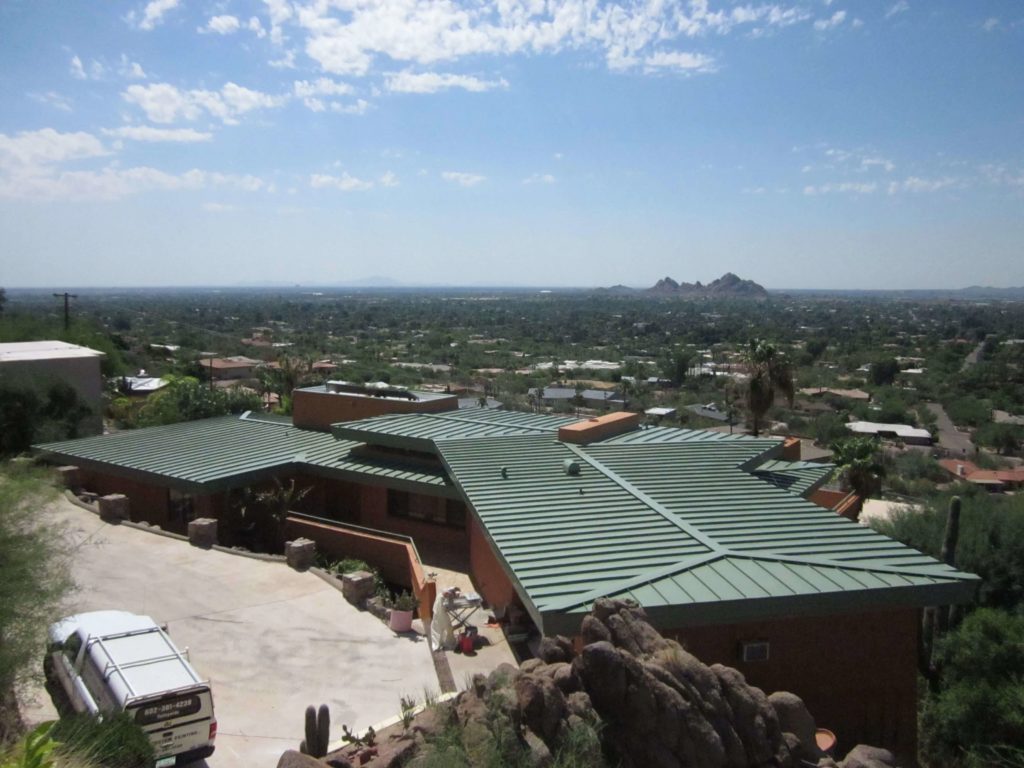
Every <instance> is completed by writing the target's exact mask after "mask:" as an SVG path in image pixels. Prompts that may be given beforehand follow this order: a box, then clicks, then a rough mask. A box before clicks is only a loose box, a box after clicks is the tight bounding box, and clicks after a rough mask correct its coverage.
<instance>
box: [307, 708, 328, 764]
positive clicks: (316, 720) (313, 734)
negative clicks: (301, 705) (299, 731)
mask: <svg viewBox="0 0 1024 768" xmlns="http://www.w3.org/2000/svg"><path fill="white" fill-rule="evenodd" d="M330 737H331V710H330V709H328V707H327V705H326V704H321V705H320V709H317V708H316V707H314V706H313V705H312V704H310V705H309V706H308V707H306V738H305V740H304V741H303V742H302V743H301V744H300V745H299V751H300V752H301V753H302V754H304V755H310V756H311V757H323V756H324V755H326V754H327V747H328V744H329V743H330Z"/></svg>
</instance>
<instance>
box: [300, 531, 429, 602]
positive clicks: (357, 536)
mask: <svg viewBox="0 0 1024 768" xmlns="http://www.w3.org/2000/svg"><path fill="white" fill-rule="evenodd" d="M300 536H302V537H305V538H307V539H311V540H313V541H315V542H316V550H317V552H319V553H322V554H324V555H326V556H327V557H331V558H336V559H341V558H343V557H354V558H358V559H359V560H365V561H366V562H367V563H369V564H370V565H372V566H374V567H375V568H377V569H378V570H379V571H380V574H381V576H383V577H384V579H385V581H390V582H391V583H393V584H398V585H399V586H403V587H408V588H409V589H411V590H412V592H413V594H414V595H415V596H416V597H417V598H419V601H420V607H419V615H420V618H422V619H424V620H425V621H430V615H431V611H432V609H433V606H434V598H436V597H437V585H436V584H434V583H433V582H431V581H428V580H427V578H426V576H424V574H423V567H422V566H421V565H420V561H419V559H418V558H417V557H416V550H415V549H414V548H413V547H412V545H411V544H408V543H406V542H403V541H399V540H397V539H391V538H388V537H387V536H377V535H374V534H372V533H369V532H366V531H358V530H354V529H351V528H345V527H342V526H341V525H330V524H327V523H317V522H314V521H312V520H303V519H301V518H297V517H289V518H288V519H287V521H286V522H285V538H286V539H296V538H298V537H300Z"/></svg>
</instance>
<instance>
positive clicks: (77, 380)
mask: <svg viewBox="0 0 1024 768" xmlns="http://www.w3.org/2000/svg"><path fill="white" fill-rule="evenodd" d="M103 356H104V355H103V353H102V352H98V351H97V350H95V349H89V347H82V346H79V345H78V344H68V343H67V342H64V341H19V342H7V343H3V344H0V381H4V382H8V383H10V384H14V385H16V386H26V387H31V388H33V389H35V390H39V391H42V390H44V389H46V388H47V387H49V386H51V385H52V384H54V383H56V382H62V383H65V384H68V385H69V386H70V387H71V388H72V389H74V390H75V392H76V393H77V395H78V397H79V399H81V401H82V402H83V403H84V404H85V405H86V406H88V408H89V411H90V412H89V415H88V416H86V417H85V418H84V419H83V420H82V422H81V423H80V425H79V433H80V434H84V435H90V434H94V435H95V434H99V433H101V432H102V431H103V376H102V375H101V373H100V362H101V360H102V358H103Z"/></svg>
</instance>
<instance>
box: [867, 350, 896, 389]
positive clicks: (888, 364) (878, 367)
mask: <svg viewBox="0 0 1024 768" xmlns="http://www.w3.org/2000/svg"><path fill="white" fill-rule="evenodd" d="M899 372H900V364H899V363H897V362H896V359H895V358H892V357H885V358H882V359H881V360H876V361H875V362H873V363H872V364H871V383H872V384H874V385H875V386H876V387H887V386H889V385H890V384H892V383H893V382H894V381H896V375H897V374H898V373H899Z"/></svg>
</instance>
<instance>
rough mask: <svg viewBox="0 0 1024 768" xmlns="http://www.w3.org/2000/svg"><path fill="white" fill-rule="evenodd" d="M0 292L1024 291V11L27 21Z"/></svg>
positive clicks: (843, 6) (820, 4)
mask: <svg viewBox="0 0 1024 768" xmlns="http://www.w3.org/2000/svg"><path fill="white" fill-rule="evenodd" d="M0 41H2V45H0V100H2V101H0V103H2V104H3V105H4V108H3V109H2V110H0V285H7V286H12V287H13V286H64V285H66V286H90V285H210V284H226V285H233V284H239V283H256V282H289V283H302V284H331V283H340V282H345V281H351V280H360V279H364V278H367V277H371V276H381V277H386V278H390V279H393V280H397V281H401V282H403V283H407V284H451V285H538V286H546V285H550V286H559V285H612V284H616V283H625V284H629V285H637V286H646V285H650V284H653V283H654V281H655V280H657V279H658V278H660V277H662V276H665V275H669V276H672V277H674V278H676V279H678V280H687V281H693V280H702V281H708V280H711V279H714V278H715V277H717V276H719V275H721V274H722V273H723V272H725V271H733V272H736V273H737V274H739V275H740V276H742V277H747V278H751V279H754V280H757V281H758V282H760V283H762V284H764V285H765V286H767V287H770V288H787V287H788V288H843V287H846V288H915V287H917V288H929V287H935V288H942V287H962V286H967V285H972V284H982V285H994V286H1008V285H1024V77H1022V75H1024V5H1022V4H1021V3H1019V2H1017V1H1016V0H1006V1H1005V2H995V1H994V0H993V1H991V2H990V1H986V0H972V2H961V1H960V0H953V1H950V2H943V1H941V0H927V1H925V0H884V1H883V2H870V1H869V0H863V1H861V2H851V1H848V0H831V1H830V2H827V1H825V0H809V1H808V2H795V3H788V2H780V3H777V4H776V3H771V2H769V3H758V2H750V3H747V2H715V1H714V0H706V1H705V0H693V1H683V2H669V0H652V1H651V2H635V3H634V2H626V1H625V0H620V2H615V3H609V2H602V1H600V0H565V2H544V0H498V2H485V1H484V0H477V1H476V2H467V3H460V2H455V1H454V0H378V1H373V0H300V1H298V2H291V1H290V0H262V1H260V0H204V1H197V0H152V1H151V2H145V1H140V2H114V1H110V2H99V3H97V2H76V1H75V0H7V1H6V2H4V3H2V4H0Z"/></svg>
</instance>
